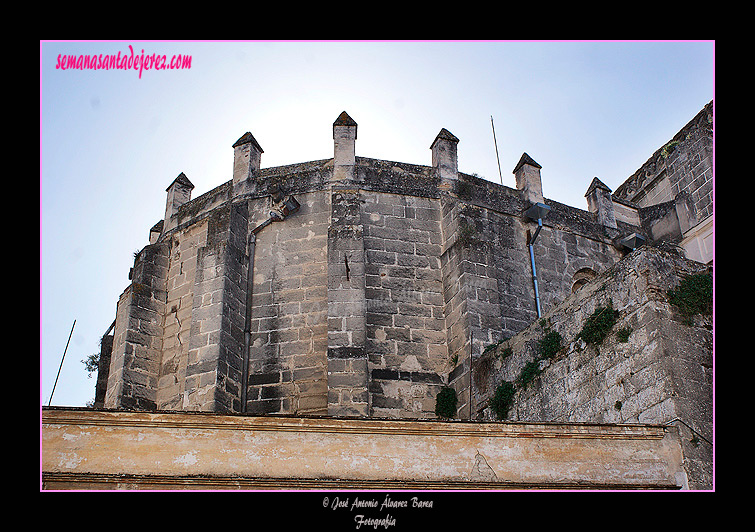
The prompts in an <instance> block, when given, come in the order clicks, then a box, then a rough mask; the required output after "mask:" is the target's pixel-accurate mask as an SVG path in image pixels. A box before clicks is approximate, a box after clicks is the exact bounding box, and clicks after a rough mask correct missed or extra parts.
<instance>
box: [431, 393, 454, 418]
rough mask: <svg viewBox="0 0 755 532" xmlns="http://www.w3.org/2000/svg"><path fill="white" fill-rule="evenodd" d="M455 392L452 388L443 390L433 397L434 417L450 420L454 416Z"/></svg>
mask: <svg viewBox="0 0 755 532" xmlns="http://www.w3.org/2000/svg"><path fill="white" fill-rule="evenodd" d="M457 403H458V399H457V397H456V390H454V389H453V388H449V387H446V388H443V389H441V391H439V392H438V395H436V396H435V415H436V416H438V417H440V418H446V419H451V418H453V417H454V416H456V404H457Z"/></svg>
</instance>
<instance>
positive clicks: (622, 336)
mask: <svg viewBox="0 0 755 532" xmlns="http://www.w3.org/2000/svg"><path fill="white" fill-rule="evenodd" d="M630 334H632V329H630V328H629V327H624V328H623V329H619V330H618V331H616V338H617V339H618V340H619V342H628V341H629V335H630Z"/></svg>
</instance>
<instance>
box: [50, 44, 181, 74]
mask: <svg viewBox="0 0 755 532" xmlns="http://www.w3.org/2000/svg"><path fill="white" fill-rule="evenodd" d="M128 50H129V51H128V52H124V53H121V52H120V51H118V53H116V54H113V53H111V54H99V55H97V54H86V55H84V54H80V55H63V54H58V61H57V63H56V64H55V69H56V70H135V71H136V70H138V71H139V79H141V78H142V72H143V71H145V70H181V69H188V68H191V56H190V55H181V54H178V55H173V56H171V57H170V59H169V58H168V56H167V55H164V54H157V53H152V54H145V53H144V49H142V51H141V53H136V54H135V53H134V48H133V47H132V46H131V45H130V44H129V45H128Z"/></svg>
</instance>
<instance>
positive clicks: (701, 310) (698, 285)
mask: <svg viewBox="0 0 755 532" xmlns="http://www.w3.org/2000/svg"><path fill="white" fill-rule="evenodd" d="M667 294H668V298H669V301H670V302H671V304H673V305H674V306H675V307H677V308H678V309H679V311H680V312H681V313H682V314H683V315H684V316H685V317H686V318H692V316H694V315H695V314H712V313H713V275H711V274H710V273H699V274H696V275H691V276H689V277H687V278H686V279H684V280H682V282H680V283H679V286H678V287H677V288H676V289H673V290H669V291H668V292H667Z"/></svg>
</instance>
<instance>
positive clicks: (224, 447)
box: [41, 408, 686, 490]
mask: <svg viewBox="0 0 755 532" xmlns="http://www.w3.org/2000/svg"><path fill="white" fill-rule="evenodd" d="M681 458H682V456H681V449H680V445H679V437H678V434H677V429H676V427H662V426H631V425H600V424H569V423H562V424H538V423H461V422H454V423H447V422H438V421H418V420H414V421H409V420H375V419H361V420H359V419H332V418H303V417H285V416H264V417H256V416H242V415H236V416H229V415H219V414H209V413H188V412H155V413H146V412H123V411H120V412H115V411H95V410H88V409H56V408H52V409H50V408H46V409H43V412H42V460H41V462H42V464H41V469H42V488H43V489H51V490H66V489H184V490H188V489H321V490H322V489H383V490H385V489H397V488H400V489H478V490H479V489H499V490H500V489H670V490H676V489H683V488H685V487H686V484H685V475H684V471H683V469H682V467H681Z"/></svg>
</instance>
